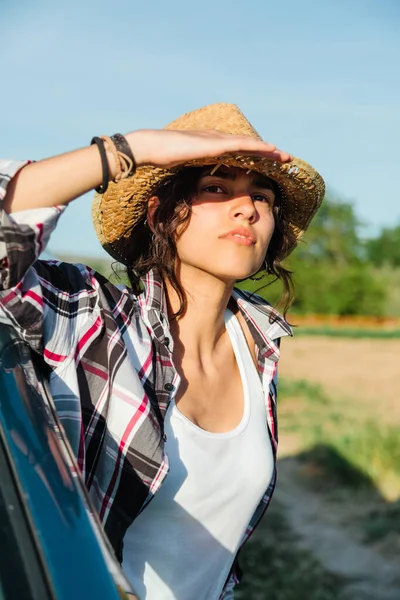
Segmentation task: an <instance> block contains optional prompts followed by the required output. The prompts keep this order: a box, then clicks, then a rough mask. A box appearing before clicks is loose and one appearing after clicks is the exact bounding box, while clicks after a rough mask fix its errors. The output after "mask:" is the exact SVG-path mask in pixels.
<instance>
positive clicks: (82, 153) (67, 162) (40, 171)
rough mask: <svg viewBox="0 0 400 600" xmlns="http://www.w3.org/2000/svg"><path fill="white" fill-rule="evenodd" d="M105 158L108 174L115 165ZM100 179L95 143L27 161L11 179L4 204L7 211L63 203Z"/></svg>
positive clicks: (82, 192) (110, 159)
mask: <svg viewBox="0 0 400 600" xmlns="http://www.w3.org/2000/svg"><path fill="white" fill-rule="evenodd" d="M107 158H108V162H109V167H110V174H111V176H112V175H113V171H114V169H115V165H114V162H113V156H112V155H111V156H108V153H107ZM101 182H102V168H101V159H100V154H99V150H98V148H97V146H90V147H87V148H81V149H80V150H75V151H73V152H68V153H67V154H61V155H60V156H54V157H52V158H47V159H45V160H41V161H38V162H34V163H30V164H28V165H27V166H26V167H24V168H23V169H21V170H20V171H19V172H18V173H17V175H15V177H13V179H12V180H11V181H10V183H9V185H8V188H7V194H6V196H5V198H4V201H3V208H4V210H5V211H6V212H7V213H11V212H18V211H21V210H26V209H32V208H43V207H51V206H60V205H65V204H68V203H69V202H71V201H72V200H74V199H75V198H78V197H79V196H81V195H82V194H85V193H86V192H89V191H90V190H91V189H93V188H95V187H97V186H98V185H100V184H101Z"/></svg>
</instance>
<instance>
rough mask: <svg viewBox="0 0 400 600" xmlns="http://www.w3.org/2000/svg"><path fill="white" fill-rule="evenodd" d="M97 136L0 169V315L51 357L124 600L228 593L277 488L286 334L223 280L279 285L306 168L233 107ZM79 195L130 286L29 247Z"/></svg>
mask: <svg viewBox="0 0 400 600" xmlns="http://www.w3.org/2000/svg"><path fill="white" fill-rule="evenodd" d="M94 142H95V143H94V144H93V145H91V146H89V147H87V148H83V149H80V150H76V151H75V152H71V153H68V154H65V155H62V156H57V157H53V158H50V159H48V160H44V161H40V162H37V163H31V164H26V163H13V162H10V161H8V162H7V161H4V162H2V163H1V169H0V172H1V174H2V175H1V178H0V194H1V198H2V199H3V201H2V213H1V239H0V245H1V248H0V251H1V254H0V259H1V271H0V283H1V289H2V291H1V306H2V310H3V311H4V312H5V313H6V314H7V315H8V318H9V320H10V321H11V322H12V324H13V326H14V327H15V328H16V329H17V330H18V331H19V333H20V335H21V336H22V337H23V338H24V339H25V340H26V341H27V342H28V343H29V344H30V346H31V347H32V349H33V350H34V351H35V352H38V353H40V354H41V355H43V357H44V359H45V361H46V362H47V364H48V365H49V367H50V368H51V375H50V387H51V391H52V393H53V397H54V400H55V403H56V407H57V411H58V414H59V416H60V419H61V422H62V423H63V426H64V428H65V431H66V433H67V435H68V437H69V440H70V443H71V445H72V449H73V451H74V453H75V455H76V457H77V460H78V464H79V467H80V469H81V471H82V475H83V477H84V480H85V482H86V485H87V488H88V490H89V493H90V495H91V497H92V500H93V501H94V503H95V506H96V508H97V510H98V512H99V515H100V519H101V521H102V523H103V525H104V528H105V531H106V532H107V534H108V536H109V538H110V540H111V543H112V544H113V547H114V549H115V552H116V554H117V556H118V558H119V559H120V560H121V562H122V565H123V569H124V571H125V573H126V575H127V576H128V578H129V580H130V581H131V583H132V585H133V587H134V589H135V590H136V592H137V593H138V595H139V597H140V598H148V599H151V600H152V599H155V600H163V599H165V600H166V599H177V600H192V599H193V598H196V599H197V600H201V599H204V600H211V599H218V598H220V597H221V598H229V597H232V590H233V587H234V585H235V583H236V581H237V568H236V557H237V554H238V551H239V549H240V547H241V546H242V545H243V543H244V542H245V541H246V539H247V538H248V537H249V535H250V533H251V532H252V531H253V530H254V528H255V526H256V525H257V523H258V522H259V520H260V518H261V516H262V514H263V513H264V511H265V509H266V507H267V505H268V502H269V500H270V497H271V494H272V492H273V489H274V484H275V455H276V444H277V429H276V382H277V371H276V366H277V361H278V358H279V339H280V337H282V336H284V335H288V334H289V335H290V334H291V330H290V327H289V326H288V324H287V323H286V321H285V320H284V318H283V317H281V316H280V315H279V313H278V312H277V311H276V310H275V309H273V308H272V307H271V306H270V305H269V304H268V303H266V302H265V301H263V300H262V299H261V298H259V297H256V296H252V295H250V294H248V293H244V292H240V291H238V290H236V289H234V285H235V283H236V282H237V281H238V280H241V279H244V278H247V277H250V276H252V275H254V274H259V273H260V272H263V271H264V270H266V271H267V273H269V274H272V275H275V276H277V277H281V278H282V279H283V283H284V285H285V288H286V291H287V292H290V276H289V274H288V273H287V271H285V269H284V268H283V267H282V266H281V264H280V262H281V260H282V259H283V258H284V257H285V256H287V255H288V253H289V252H290V251H291V250H292V249H293V248H294V246H295V244H296V240H297V239H298V238H299V236H300V235H301V233H302V232H303V231H304V229H305V228H306V227H307V225H308V224H309V222H310V220H311V218H312V216H313V214H314V213H315V211H316V210H317V208H318V206H319V204H320V202H321V200H322V197H323V194H324V185H323V181H322V179H321V177H320V176H319V175H318V174H317V173H316V172H315V171H314V170H313V169H312V168H311V167H310V166H309V165H307V164H306V163H304V162H303V161H300V160H299V159H294V158H293V157H291V156H290V155H289V154H287V153H286V152H282V151H280V150H278V149H276V148H275V146H273V145H271V144H268V143H265V142H263V141H262V140H261V139H260V138H259V136H258V135H257V134H256V132H255V131H254V129H253V128H252V127H251V125H250V123H249V122H248V121H247V120H246V119H245V117H244V116H243V115H242V113H241V112H240V111H239V110H238V109H237V107H236V106H234V105H226V104H219V105H211V106H207V107H204V108H203V109H200V110H198V111H194V112H192V113H188V114H186V115H184V116H183V117H181V118H179V119H178V120H177V121H175V122H174V123H172V124H171V125H169V126H168V127H167V128H166V129H165V130H162V131H150V130H143V131H135V132H133V133H130V134H128V135H126V136H125V137H123V136H120V135H119V134H116V135H115V136H113V137H112V138H107V137H104V138H103V139H99V138H96V139H94ZM135 162H136V167H137V168H136V172H135V166H134V165H135ZM93 188H97V189H98V190H99V191H100V193H98V194H97V195H96V197H95V201H94V208H93V215H94V224H95V228H96V231H97V233H98V235H99V238H100V241H101V242H102V244H103V246H104V247H105V248H106V249H107V250H108V251H109V252H110V254H111V255H112V256H113V257H115V258H117V259H118V260H119V261H120V262H122V263H124V264H125V265H126V267H127V273H128V275H129V277H130V280H131V286H129V287H127V286H122V285H121V286H115V285H112V284H111V283H110V282H108V281H107V280H106V279H105V278H104V277H102V276H101V275H100V274H98V273H96V272H94V271H93V270H91V269H90V268H88V267H86V266H83V265H70V264H66V263H61V262H56V261H50V262H45V261H40V260H37V259H38V256H39V254H40V252H41V251H42V250H43V248H44V247H45V245H46V243H47V240H48V238H49V236H50V234H51V232H52V231H53V229H54V228H55V226H56V223H57V221H58V218H59V217H60V215H61V214H62V212H63V210H64V209H65V206H66V205H67V204H68V203H69V202H71V201H72V200H74V199H75V198H78V197H79V196H81V195H82V194H84V193H86V192H88V191H89V190H91V189H93ZM71 236H73V232H71Z"/></svg>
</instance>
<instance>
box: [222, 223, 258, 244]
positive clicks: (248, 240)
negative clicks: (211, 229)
mask: <svg viewBox="0 0 400 600" xmlns="http://www.w3.org/2000/svg"><path fill="white" fill-rule="evenodd" d="M221 238H222V239H228V240H232V241H233V242H236V243H237V244H239V245H242V246H253V245H254V244H255V243H256V239H255V237H254V234H253V232H252V231H251V229H248V228H247V227H236V228H235V229H232V230H231V231H229V232H228V233H226V234H225V235H222V236H221Z"/></svg>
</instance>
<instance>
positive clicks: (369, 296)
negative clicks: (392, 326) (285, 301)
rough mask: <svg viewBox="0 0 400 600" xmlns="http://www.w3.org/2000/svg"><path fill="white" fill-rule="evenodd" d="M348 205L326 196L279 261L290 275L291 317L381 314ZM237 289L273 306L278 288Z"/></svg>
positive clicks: (378, 285) (255, 284)
mask: <svg viewBox="0 0 400 600" xmlns="http://www.w3.org/2000/svg"><path fill="white" fill-rule="evenodd" d="M360 229H361V224H360V222H359V220H358V218H357V216H356V214H355V212H354V208H353V206H352V204H351V203H349V202H345V201H343V200H340V199H336V198H334V197H333V196H332V195H331V194H328V195H327V196H326V198H325V199H324V201H323V203H322V206H321V208H320V209H319V211H318V213H317V214H316V216H315V218H314V220H313V222H312V223H311V225H310V227H309V229H308V230H307V232H306V233H305V235H304V237H303V239H302V240H301V241H300V242H299V244H298V247H297V248H296V250H295V252H294V253H293V254H292V255H291V256H290V257H289V258H288V259H287V260H286V261H285V266H286V267H287V268H289V269H290V270H291V271H292V272H293V278H294V282H295V288H296V298H295V301H294V303H293V307H292V309H291V312H293V313H296V312H297V313H303V314H304V313H314V314H315V313H316V314H337V315H357V314H358V315H376V316H381V315H383V314H385V309H386V300H387V292H386V287H385V285H384V283H383V282H382V280H379V279H377V278H376V277H375V275H374V272H373V270H372V268H371V265H370V264H369V262H368V260H367V258H366V252H365V246H364V244H363V241H362V239H361V237H360ZM268 283H269V282H268V280H267V279H263V280H261V281H251V280H248V281H246V282H245V283H244V284H243V287H245V288H246V289H248V290H251V291H256V292H257V293H259V294H260V295H262V296H264V297H265V298H267V299H268V300H269V302H271V303H273V304H275V303H276V301H277V300H278V298H279V296H280V293H281V284H280V283H279V282H275V283H273V284H272V285H270V286H268V285H267V284H268Z"/></svg>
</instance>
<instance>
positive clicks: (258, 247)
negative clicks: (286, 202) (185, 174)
mask: <svg viewBox="0 0 400 600" xmlns="http://www.w3.org/2000/svg"><path fill="white" fill-rule="evenodd" d="M274 200H275V194H274V191H273V190H272V188H271V185H270V183H269V180H268V179H267V178H265V177H264V178H263V177H262V176H260V175H258V174H257V173H253V172H250V173H246V171H244V170H242V169H235V168H231V169H230V168H227V167H223V166H221V167H219V168H218V169H217V170H215V172H213V169H212V168H210V171H208V170H207V171H206V172H205V173H204V175H203V176H202V177H201V178H200V180H199V182H198V186H197V194H196V197H195V199H194V200H193V203H192V211H191V216H190V220H189V224H188V226H187V228H186V229H185V230H184V231H183V233H181V235H180V236H179V237H178V239H177V251H178V257H179V259H180V262H181V268H182V269H184V268H195V269H200V270H201V271H205V272H207V273H210V274H212V275H214V276H216V277H218V278H220V279H222V280H224V281H227V282H231V281H236V280H239V279H245V278H246V277H249V276H251V275H253V274H254V273H257V271H258V270H259V269H260V267H261V266H262V264H263V262H264V260H265V255H266V252H267V249H268V245H269V242H270V240H271V237H272V234H273V232H274V228H275V221H274V215H273V206H274Z"/></svg>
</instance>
